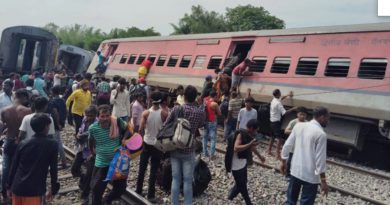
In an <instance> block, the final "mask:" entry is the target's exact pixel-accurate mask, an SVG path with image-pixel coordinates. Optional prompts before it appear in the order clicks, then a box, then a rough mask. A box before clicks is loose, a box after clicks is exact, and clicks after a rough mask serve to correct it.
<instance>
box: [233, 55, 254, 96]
mask: <svg viewBox="0 0 390 205" xmlns="http://www.w3.org/2000/svg"><path fill="white" fill-rule="evenodd" d="M251 63H252V61H251V60H249V59H248V58H246V59H245V60H244V61H242V62H241V63H240V64H238V66H236V67H235V68H234V69H233V74H232V86H231V87H232V88H237V91H239V90H240V87H239V86H240V82H241V79H242V77H243V76H250V75H253V73H252V72H250V71H249V70H248V67H249V65H250V64H251Z"/></svg>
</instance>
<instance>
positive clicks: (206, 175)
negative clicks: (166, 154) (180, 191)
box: [157, 157, 211, 197]
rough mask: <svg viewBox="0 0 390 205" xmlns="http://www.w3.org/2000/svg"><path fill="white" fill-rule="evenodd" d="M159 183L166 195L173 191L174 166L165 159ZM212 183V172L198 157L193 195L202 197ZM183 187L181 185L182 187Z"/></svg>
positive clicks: (193, 180)
mask: <svg viewBox="0 0 390 205" xmlns="http://www.w3.org/2000/svg"><path fill="white" fill-rule="evenodd" d="M157 175H158V179H157V183H158V184H159V185H160V187H161V188H162V190H164V191H165V192H166V193H169V192H170V191H171V185H172V165H171V160H170V159H169V158H168V159H165V160H164V161H163V162H162V163H161V167H160V170H159V172H158V174H157ZM210 181H211V172H210V169H209V167H208V166H207V163H206V162H205V161H203V160H202V159H201V158H200V157H197V158H196V160H195V167H194V174H193V179H192V193H193V195H194V196H195V197H196V196H199V195H201V194H202V193H203V192H204V191H205V190H206V189H207V187H208V185H209V183H210ZM182 186H183V185H181V187H182Z"/></svg>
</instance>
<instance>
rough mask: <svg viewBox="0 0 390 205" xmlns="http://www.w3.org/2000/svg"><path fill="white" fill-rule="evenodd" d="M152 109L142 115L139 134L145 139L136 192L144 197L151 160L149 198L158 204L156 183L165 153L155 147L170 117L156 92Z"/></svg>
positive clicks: (158, 93) (152, 98) (152, 97)
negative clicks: (161, 130)
mask: <svg viewBox="0 0 390 205" xmlns="http://www.w3.org/2000/svg"><path fill="white" fill-rule="evenodd" d="M150 97H151V100H152V107H151V108H149V110H145V111H144V112H143V113H142V120H141V126H140V128H139V129H140V130H139V133H144V132H145V135H144V137H143V141H144V148H143V151H142V153H141V157H140V162H139V171H138V178H137V188H136V192H137V193H138V194H140V195H142V188H143V182H144V177H145V172H146V169H147V167H148V163H149V158H150V162H151V166H150V172H149V173H150V174H149V185H148V195H147V198H148V200H149V201H150V202H152V203H156V198H155V192H156V190H155V183H156V178H157V169H158V168H159V166H160V161H161V158H162V156H163V153H162V152H161V151H159V150H158V149H156V148H155V147H154V145H155V144H156V141H157V134H158V131H159V130H160V129H161V127H162V126H163V124H164V122H165V120H166V119H167V117H168V112H166V111H164V110H163V109H161V107H160V103H161V93H160V92H158V91H154V92H152V94H151V96H150Z"/></svg>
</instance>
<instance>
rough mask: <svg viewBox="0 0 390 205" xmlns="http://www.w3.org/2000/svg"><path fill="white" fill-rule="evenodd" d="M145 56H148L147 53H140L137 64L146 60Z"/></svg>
mask: <svg viewBox="0 0 390 205" xmlns="http://www.w3.org/2000/svg"><path fill="white" fill-rule="evenodd" d="M145 58H146V55H145V54H141V55H139V57H138V60H137V63H136V64H137V65H140V64H141V63H142V62H144V60H145Z"/></svg>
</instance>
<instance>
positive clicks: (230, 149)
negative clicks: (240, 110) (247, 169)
mask: <svg viewBox="0 0 390 205" xmlns="http://www.w3.org/2000/svg"><path fill="white" fill-rule="evenodd" d="M238 134H240V131H239V130H236V131H235V132H234V133H232V134H231V135H230V136H228V139H227V144H226V153H225V159H224V161H225V169H226V172H231V171H232V163H233V154H234V142H235V141H236V137H237V135H238Z"/></svg>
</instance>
